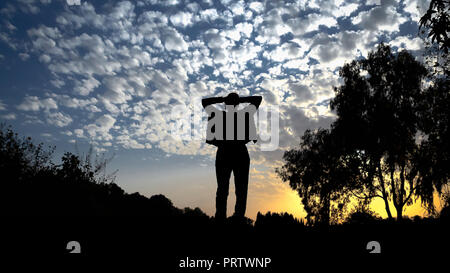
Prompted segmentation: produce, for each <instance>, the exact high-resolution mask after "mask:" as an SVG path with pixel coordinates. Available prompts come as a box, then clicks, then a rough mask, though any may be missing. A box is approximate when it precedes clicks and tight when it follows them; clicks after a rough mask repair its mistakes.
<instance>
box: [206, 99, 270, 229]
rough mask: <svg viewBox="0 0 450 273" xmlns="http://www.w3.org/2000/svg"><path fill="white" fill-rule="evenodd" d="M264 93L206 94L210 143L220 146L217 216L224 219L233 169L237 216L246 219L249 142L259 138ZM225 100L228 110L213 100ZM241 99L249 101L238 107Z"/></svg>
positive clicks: (217, 158)
mask: <svg viewBox="0 0 450 273" xmlns="http://www.w3.org/2000/svg"><path fill="white" fill-rule="evenodd" d="M261 101H262V97H261V96H250V97H239V95H238V94H236V93H230V94H228V96H226V97H213V98H205V99H203V100H202V105H203V107H204V108H205V110H206V112H207V113H208V115H209V117H208V133H207V141H206V142H207V143H209V144H212V145H215V146H217V147H218V149H217V153H216V177H217V193H216V214H215V218H216V220H219V221H221V220H224V219H225V218H226V211H227V198H228V190H229V184H230V176H231V172H233V173H234V185H235V192H236V205H235V208H234V215H233V216H234V217H236V218H238V219H241V218H242V219H243V218H244V215H245V209H246V205H247V188H248V175H249V168H250V157H249V155H248V151H247V146H245V144H246V143H248V142H250V141H254V142H256V138H257V137H256V128H255V122H254V114H255V113H256V110H257V109H258V107H259V105H260V104H261ZM216 103H225V111H222V110H219V109H217V108H216V107H214V106H212V104H216ZM240 103H250V105H248V106H246V107H244V108H243V109H241V110H237V108H238V105H239V104H240Z"/></svg>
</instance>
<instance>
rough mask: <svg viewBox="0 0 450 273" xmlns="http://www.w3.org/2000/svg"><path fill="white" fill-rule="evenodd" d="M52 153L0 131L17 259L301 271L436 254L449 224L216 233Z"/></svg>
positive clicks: (9, 239) (299, 226) (275, 217)
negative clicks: (235, 264) (300, 267)
mask: <svg viewBox="0 0 450 273" xmlns="http://www.w3.org/2000/svg"><path fill="white" fill-rule="evenodd" d="M53 150H54V148H52V147H49V148H48V149H45V148H44V146H43V145H42V144H39V145H35V144H33V143H32V141H31V139H30V138H20V137H19V136H18V135H17V134H15V133H14V132H13V131H12V130H11V128H6V127H5V126H3V127H1V130H0V171H1V174H2V185H3V187H2V189H3V191H2V193H3V197H2V201H3V203H4V205H3V211H5V213H4V214H3V216H4V217H3V219H2V220H3V222H2V223H3V226H4V227H6V232H5V233H4V234H6V236H5V238H4V239H5V240H4V241H3V242H4V243H6V245H5V244H4V245H3V246H4V247H5V248H6V249H8V251H9V253H10V254H11V253H12V254H16V255H19V256H22V255H33V256H34V255H48V254H51V253H61V254H64V253H67V252H68V250H66V244H67V243H68V242H69V241H78V242H80V244H81V249H82V253H84V254H85V255H101V256H103V255H105V256H107V257H115V256H117V257H120V258H124V257H130V256H131V257H134V258H136V257H140V258H143V259H144V260H145V261H150V262H151V266H152V268H153V267H155V266H157V267H162V268H165V270H169V269H170V268H171V269H173V270H179V268H177V266H178V261H179V259H181V258H185V257H187V256H189V257H203V256H206V257H210V258H211V257H218V259H220V258H221V257H226V256H236V257H271V258H272V259H273V260H274V264H273V266H274V267H276V268H281V267H285V266H288V267H290V266H294V267H295V266H296V265H297V264H296V263H295V262H293V261H296V259H297V257H298V255H304V256H305V257H307V256H314V257H324V256H336V255H338V256H339V255H344V254H345V255H348V254H355V255H361V254H364V253H366V250H365V243H367V242H368V241H369V240H381V241H383V242H384V243H383V244H388V245H387V246H389V248H386V249H385V250H384V251H386V252H388V253H389V252H392V253H393V252H395V251H403V250H402V249H403V247H404V246H406V247H407V246H409V247H410V250H411V249H417V247H418V246H422V247H424V248H426V249H430V248H432V247H433V246H434V245H433V242H436V240H437V239H439V240H440V242H445V237H444V241H442V239H441V238H442V237H443V235H445V234H446V231H445V229H446V228H448V225H446V224H445V223H447V224H448V220H449V218H450V217H449V213H448V211H449V210H448V208H447V209H446V210H443V211H442V212H441V218H433V217H429V218H423V219H422V218H420V217H416V218H414V219H411V220H407V221H404V222H403V223H402V224H399V225H397V224H395V223H392V222H389V221H388V220H385V219H380V218H379V217H377V216H376V215H375V214H374V213H373V212H371V211H370V210H369V211H368V210H365V209H364V208H355V209H354V211H352V212H351V213H350V214H349V216H348V219H347V220H346V221H344V223H342V224H339V225H332V226H329V227H328V228H327V229H321V228H320V227H319V228H318V227H316V226H312V225H306V224H305V223H304V222H303V220H298V219H296V218H294V217H293V216H292V215H290V214H288V213H271V212H268V213H266V214H261V213H258V215H257V217H256V220H255V222H254V223H252V221H251V220H250V219H247V222H246V223H242V222H241V221H238V222H234V221H233V218H229V219H228V221H227V222H226V223H225V224H221V225H219V224H217V223H215V221H214V219H213V218H212V217H209V216H208V215H206V214H205V213H204V212H202V211H201V210H200V209H199V208H195V209H191V208H184V209H179V208H176V207H175V206H173V204H172V202H171V201H170V200H169V199H167V198H166V197H164V196H163V195H153V196H151V197H149V198H148V197H145V196H142V195H140V194H139V193H132V194H128V193H126V192H124V190H123V189H121V188H120V187H119V186H118V185H117V184H115V183H114V173H113V174H112V175H107V174H105V171H104V169H105V167H106V164H107V162H108V160H105V159H97V160H92V159H91V158H92V156H89V153H88V156H86V157H85V158H84V159H81V158H80V156H77V155H74V154H71V153H66V154H64V156H63V157H62V159H61V163H60V164H55V163H54V162H52V151H53ZM444 212H445V213H444ZM442 223H444V224H442ZM405 227H406V228H405ZM368 234H369V235H370V236H368ZM400 234H401V235H402V236H399V235H400ZM421 234H427V236H426V237H421ZM411 238H414V241H411ZM399 240H400V241H399ZM392 242H395V243H392ZM397 243H398V244H397ZM389 244H390V245H389ZM288 245H292V246H296V251H295V252H292V251H291V250H290V249H291V248H290V247H287V246H288ZM136 259H137V258H136ZM168 267H169V269H167V268H168Z"/></svg>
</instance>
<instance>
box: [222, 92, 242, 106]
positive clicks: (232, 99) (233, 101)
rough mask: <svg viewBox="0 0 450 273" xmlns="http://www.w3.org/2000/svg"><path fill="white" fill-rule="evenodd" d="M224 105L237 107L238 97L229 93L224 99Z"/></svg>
mask: <svg viewBox="0 0 450 273" xmlns="http://www.w3.org/2000/svg"><path fill="white" fill-rule="evenodd" d="M224 102H225V104H227V105H238V104H239V95H238V94H237V93H230V94H228V96H226V97H225V101H224Z"/></svg>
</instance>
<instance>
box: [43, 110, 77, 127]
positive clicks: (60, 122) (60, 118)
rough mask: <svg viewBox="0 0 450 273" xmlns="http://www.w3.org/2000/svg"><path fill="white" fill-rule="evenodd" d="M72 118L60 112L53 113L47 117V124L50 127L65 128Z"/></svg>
mask: <svg viewBox="0 0 450 273" xmlns="http://www.w3.org/2000/svg"><path fill="white" fill-rule="evenodd" d="M72 121H73V120H72V118H71V117H70V116H68V115H65V114H63V113H61V112H53V113H49V114H48V115H47V122H48V123H49V124H51V125H55V126H57V127H66V126H67V125H69V124H70V123H72Z"/></svg>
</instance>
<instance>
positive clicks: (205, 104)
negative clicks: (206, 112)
mask: <svg viewBox="0 0 450 273" xmlns="http://www.w3.org/2000/svg"><path fill="white" fill-rule="evenodd" d="M202 106H203V108H206V106H208V101H207V100H206V99H202Z"/></svg>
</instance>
